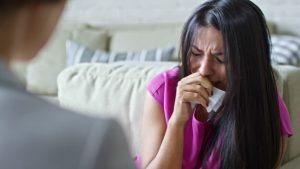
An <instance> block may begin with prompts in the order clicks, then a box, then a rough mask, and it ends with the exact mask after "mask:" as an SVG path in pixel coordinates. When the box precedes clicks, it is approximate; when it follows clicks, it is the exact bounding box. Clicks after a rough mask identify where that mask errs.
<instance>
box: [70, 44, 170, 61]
mask: <svg viewBox="0 0 300 169" xmlns="http://www.w3.org/2000/svg"><path fill="white" fill-rule="evenodd" d="M174 52H175V47H174V46H173V47H167V48H157V49H151V50H142V51H139V52H116V53H107V52H105V51H103V50H100V49H97V50H93V49H90V48H88V47H86V46H83V45H81V44H79V43H77V42H74V41H71V40H68V41H67V42H66V53H67V66H72V65H74V64H78V63H86V62H100V63H111V62H118V61H172V58H173V57H172V56H173V55H174Z"/></svg>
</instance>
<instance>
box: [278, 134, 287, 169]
mask: <svg viewBox="0 0 300 169" xmlns="http://www.w3.org/2000/svg"><path fill="white" fill-rule="evenodd" d="M287 139H288V137H287V136H286V135H284V136H282V137H281V139H280V140H281V141H280V151H279V158H278V162H277V164H276V167H275V168H276V169H279V168H280V167H281V163H282V160H283V158H284V154H285V151H286V144H287Z"/></svg>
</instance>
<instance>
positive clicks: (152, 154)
mask: <svg viewBox="0 0 300 169" xmlns="http://www.w3.org/2000/svg"><path fill="white" fill-rule="evenodd" d="M144 109H145V110H144V115H143V125H142V130H141V132H142V133H141V135H142V140H141V157H142V168H164V169H168V168H172V169H176V168H181V163H182V154H183V131H184V128H183V127H177V126H176V125H172V124H171V123H172V122H171V121H170V123H169V125H168V128H166V124H165V123H166V122H165V118H164V112H163V110H162V109H161V106H160V105H159V104H158V103H157V102H156V100H155V99H154V98H153V97H152V96H151V95H150V94H149V93H147V96H146V102H145V108H144Z"/></svg>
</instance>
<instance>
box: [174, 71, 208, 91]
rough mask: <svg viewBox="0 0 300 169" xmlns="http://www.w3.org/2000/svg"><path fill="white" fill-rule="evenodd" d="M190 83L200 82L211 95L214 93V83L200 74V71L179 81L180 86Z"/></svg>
mask: <svg viewBox="0 0 300 169" xmlns="http://www.w3.org/2000/svg"><path fill="white" fill-rule="evenodd" d="M189 84H198V85H201V86H203V87H204V88H205V89H206V90H207V92H208V94H209V95H212V90H213V85H212V83H211V82H210V81H209V80H208V78H206V77H203V76H201V75H200V73H198V72H196V73H193V74H191V75H189V76H187V77H185V78H183V79H181V80H180V81H179V83H178V86H185V85H189Z"/></svg>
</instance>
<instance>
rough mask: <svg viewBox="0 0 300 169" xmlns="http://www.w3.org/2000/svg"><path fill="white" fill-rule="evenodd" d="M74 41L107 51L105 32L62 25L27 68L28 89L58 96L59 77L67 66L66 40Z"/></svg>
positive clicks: (85, 27)
mask: <svg viewBox="0 0 300 169" xmlns="http://www.w3.org/2000/svg"><path fill="white" fill-rule="evenodd" d="M67 39H72V40H75V41H77V42H79V43H82V44H84V45H88V46H90V47H91V48H95V49H102V50H105V49H106V45H107V34H106V33H105V31H102V30H98V29H95V28H89V27H88V26H84V25H81V26H74V25H62V26H60V27H59V28H58V29H57V31H56V32H55V33H54V34H53V36H52V38H51V39H50V41H49V43H48V44H47V45H46V46H45V48H44V49H43V50H42V51H41V52H40V54H39V55H38V57H37V58H35V59H34V60H33V61H32V62H31V63H30V64H29V65H28V68H27V77H26V79H27V89H28V90H29V91H31V92H33V93H38V94H43V95H56V94H57V85H56V84H57V83H56V81H57V75H58V74H59V73H60V72H61V71H62V70H63V69H64V68H65V66H66V40H67Z"/></svg>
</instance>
